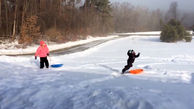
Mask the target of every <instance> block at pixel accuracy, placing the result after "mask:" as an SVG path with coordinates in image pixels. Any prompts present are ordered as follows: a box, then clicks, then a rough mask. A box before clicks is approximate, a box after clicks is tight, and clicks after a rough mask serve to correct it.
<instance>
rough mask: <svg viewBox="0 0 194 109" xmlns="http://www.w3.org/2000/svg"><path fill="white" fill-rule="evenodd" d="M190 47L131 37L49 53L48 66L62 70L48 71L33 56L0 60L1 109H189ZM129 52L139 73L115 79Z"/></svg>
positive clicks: (193, 56)
mask: <svg viewBox="0 0 194 109" xmlns="http://www.w3.org/2000/svg"><path fill="white" fill-rule="evenodd" d="M48 47H49V48H52V47H53V46H51V45H49V46H48ZM193 48H194V42H193V41H192V42H191V43H186V42H177V43H163V42H160V40H159V36H149V37H148V36H144V37H140V36H130V37H125V38H120V39H117V40H112V41H108V42H106V43H104V44H100V45H98V46H96V47H93V48H91V49H88V50H85V51H82V52H77V53H73V54H68V55H60V56H52V54H50V55H51V56H50V57H49V62H50V64H55V63H62V64H64V65H63V67H60V68H49V69H46V68H45V69H39V60H34V56H17V57H12V56H0V66H1V67H0V109H193V108H194V104H193V103H194V94H193V92H194V79H193V78H194V52H193ZM128 49H134V50H135V51H136V52H137V53H138V52H140V53H141V55H140V57H139V58H137V59H136V60H135V62H134V64H133V67H132V68H131V69H135V68H143V69H144V72H143V73H142V74H139V75H132V74H126V75H121V74H120V71H121V70H122V68H123V67H124V66H125V64H126V61H127V58H128V57H127V50H128ZM3 50H4V51H6V49H3ZM28 50H29V51H30V50H32V49H30V48H28ZM16 51H17V50H16ZM7 53H9V50H8V51H7Z"/></svg>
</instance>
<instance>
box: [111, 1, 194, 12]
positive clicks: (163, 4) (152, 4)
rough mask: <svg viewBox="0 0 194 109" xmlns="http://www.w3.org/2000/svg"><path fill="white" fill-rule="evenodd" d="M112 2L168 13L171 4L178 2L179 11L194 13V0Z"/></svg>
mask: <svg viewBox="0 0 194 109" xmlns="http://www.w3.org/2000/svg"><path fill="white" fill-rule="evenodd" d="M110 1H111V2H129V3H130V4H132V5H135V6H141V7H142V6H143V7H147V8H149V9H160V10H164V11H167V10H168V9H169V5H170V3H172V2H174V1H176V2H177V3H178V9H179V10H181V11H184V12H185V11H186V12H191V11H194V7H193V4H194V0H110Z"/></svg>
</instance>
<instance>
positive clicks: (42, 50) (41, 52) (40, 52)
mask: <svg viewBox="0 0 194 109" xmlns="http://www.w3.org/2000/svg"><path fill="white" fill-rule="evenodd" d="M47 54H49V49H48V47H47V45H46V44H45V42H44V41H40V46H39V47H38V49H37V50H36V53H35V56H39V57H47Z"/></svg>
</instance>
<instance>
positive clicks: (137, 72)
mask: <svg viewBox="0 0 194 109" xmlns="http://www.w3.org/2000/svg"><path fill="white" fill-rule="evenodd" d="M142 72H143V69H134V70H129V73H130V74H140V73H142Z"/></svg>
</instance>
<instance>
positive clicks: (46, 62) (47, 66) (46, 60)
mask: <svg viewBox="0 0 194 109" xmlns="http://www.w3.org/2000/svg"><path fill="white" fill-rule="evenodd" d="M45 65H46V68H49V62H48V59H47V57H46V58H45Z"/></svg>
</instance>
